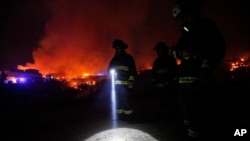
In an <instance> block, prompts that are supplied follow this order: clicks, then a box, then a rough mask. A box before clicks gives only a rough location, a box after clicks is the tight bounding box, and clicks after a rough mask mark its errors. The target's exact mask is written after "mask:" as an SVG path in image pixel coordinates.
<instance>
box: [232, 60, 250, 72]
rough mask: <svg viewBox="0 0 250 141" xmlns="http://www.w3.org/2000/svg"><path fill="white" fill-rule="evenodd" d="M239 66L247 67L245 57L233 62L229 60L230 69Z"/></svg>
mask: <svg viewBox="0 0 250 141" xmlns="http://www.w3.org/2000/svg"><path fill="white" fill-rule="evenodd" d="M240 67H248V64H247V61H246V59H245V58H240V59H238V60H236V61H234V62H231V67H230V71H234V70H235V69H237V68H240Z"/></svg>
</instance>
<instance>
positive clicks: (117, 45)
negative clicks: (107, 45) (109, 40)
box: [113, 39, 128, 49]
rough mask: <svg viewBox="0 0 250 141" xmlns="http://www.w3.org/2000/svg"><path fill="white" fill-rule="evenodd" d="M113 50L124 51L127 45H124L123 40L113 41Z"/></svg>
mask: <svg viewBox="0 0 250 141" xmlns="http://www.w3.org/2000/svg"><path fill="white" fill-rule="evenodd" d="M113 48H116V49H118V48H121V49H126V48H128V45H127V44H126V43H124V42H123V40H120V39H115V40H114V42H113Z"/></svg>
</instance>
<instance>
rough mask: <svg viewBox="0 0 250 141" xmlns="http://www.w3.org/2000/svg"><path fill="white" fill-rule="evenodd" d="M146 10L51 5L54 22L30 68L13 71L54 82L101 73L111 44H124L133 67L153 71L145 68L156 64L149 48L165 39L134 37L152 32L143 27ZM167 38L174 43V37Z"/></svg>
mask: <svg viewBox="0 0 250 141" xmlns="http://www.w3.org/2000/svg"><path fill="white" fill-rule="evenodd" d="M142 3H143V5H142ZM114 4H115V5H116V8H114ZM150 4H151V3H150V2H149V1H147V0H145V1H143V2H142V1H134V0H127V1H124V2H120V1H119V3H116V2H115V3H113V2H107V3H106V4H102V3H99V2H96V1H93V2H92V1H91V2H85V1H81V0H76V1H74V2H73V3H72V1H67V0H60V1H58V0H55V1H53V2H51V3H50V6H51V13H52V15H53V16H52V18H51V19H50V21H48V22H47V23H46V28H45V33H44V36H43V38H42V39H41V40H40V42H39V43H38V46H37V49H36V50H34V51H33V59H34V62H33V63H27V64H25V65H24V66H22V65H19V66H17V68H18V69H21V70H25V69H37V70H39V72H40V73H41V74H42V76H46V75H47V74H55V75H54V76H53V77H54V78H56V79H72V78H85V77H89V76H91V75H95V74H98V73H103V72H106V71H107V66H108V63H109V61H110V60H111V58H112V57H113V55H114V53H115V50H114V49H113V48H112V42H113V40H114V39H115V38H120V39H122V40H124V41H125V42H126V43H127V44H128V49H127V52H128V53H129V54H131V55H132V56H133V57H134V60H135V63H136V66H137V67H138V66H146V68H149V69H152V67H151V66H150V67H147V66H148V63H149V62H153V59H154V57H153V56H151V55H154V51H153V50H152V48H153V47H154V45H155V42H156V39H157V40H158V39H159V38H166V36H165V32H164V33H161V35H160V36H161V37H158V36H157V37H153V38H152V36H145V37H144V38H141V37H139V36H138V37H137V36H134V35H137V34H138V35H142V33H143V34H144V33H145V32H148V31H145V30H149V31H150V32H151V29H150V28H148V25H145V26H144V23H145V20H147V18H148V17H147V16H148V10H149V9H151V8H150ZM128 7H129V9H130V11H131V12H132V14H131V13H130V11H128V10H127V9H128ZM135 11H136V12H135ZM118 15H119V16H118ZM117 21H119V22H117ZM135 27H136V29H137V30H136V31H137V32H138V33H136V34H135V31H134V30H133V29H135ZM159 34H160V33H159ZM157 35H158V34H157ZM169 38H170V39H173V36H172V35H171V36H170V37H169ZM142 39H143V40H142ZM173 41H174V40H173ZM138 47H143V49H140V48H138ZM138 52H140V53H138ZM149 56H151V57H149Z"/></svg>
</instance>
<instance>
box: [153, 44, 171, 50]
mask: <svg viewBox="0 0 250 141" xmlns="http://www.w3.org/2000/svg"><path fill="white" fill-rule="evenodd" d="M154 50H156V51H158V50H166V51H168V50H169V47H168V46H167V45H166V43H165V42H158V43H157V44H156V45H155V47H154Z"/></svg>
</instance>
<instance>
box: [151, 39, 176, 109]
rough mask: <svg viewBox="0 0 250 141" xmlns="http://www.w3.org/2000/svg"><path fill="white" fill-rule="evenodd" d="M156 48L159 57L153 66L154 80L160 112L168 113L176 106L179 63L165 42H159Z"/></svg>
mask: <svg viewBox="0 0 250 141" xmlns="http://www.w3.org/2000/svg"><path fill="white" fill-rule="evenodd" d="M154 50H155V51H156V53H157V58H156V59H155V60H154V63H153V67H152V82H153V85H154V90H155V94H156V96H157V99H158V103H159V105H158V112H160V113H163V114H167V113H170V112H173V110H174V107H175V105H176V104H175V101H176V100H175V97H176V93H175V79H176V74H177V64H176V61H175V58H174V57H173V56H171V55H170V54H169V47H168V46H167V45H166V43H165V42H158V43H157V44H156V45H155V47H154Z"/></svg>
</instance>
